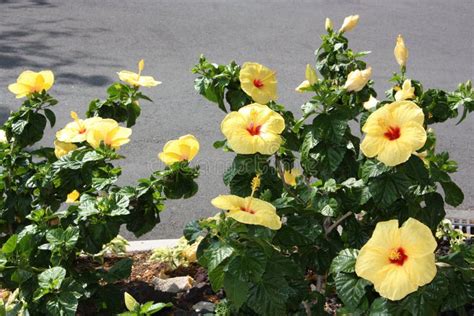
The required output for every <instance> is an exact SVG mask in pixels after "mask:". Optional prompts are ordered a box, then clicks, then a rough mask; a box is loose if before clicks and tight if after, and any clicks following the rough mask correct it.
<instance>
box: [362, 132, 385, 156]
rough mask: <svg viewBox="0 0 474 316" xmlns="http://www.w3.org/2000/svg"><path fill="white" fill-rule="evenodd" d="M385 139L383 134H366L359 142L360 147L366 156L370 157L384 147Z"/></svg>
mask: <svg viewBox="0 0 474 316" xmlns="http://www.w3.org/2000/svg"><path fill="white" fill-rule="evenodd" d="M386 141H387V140H386V139H385V138H384V137H383V136H370V135H366V136H365V138H364V140H363V141H362V143H361V144H360V149H361V150H362V152H363V153H364V155H365V156H366V157H369V158H372V157H375V156H377V155H378V154H379V153H380V152H381V151H382V150H383V149H384V147H385V143H386Z"/></svg>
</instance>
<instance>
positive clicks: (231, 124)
mask: <svg viewBox="0 0 474 316" xmlns="http://www.w3.org/2000/svg"><path fill="white" fill-rule="evenodd" d="M246 128H247V122H246V120H245V118H244V117H243V116H242V114H241V113H239V112H231V113H229V114H227V115H226V117H225V118H224V120H222V123H221V131H222V134H224V136H225V137H226V138H229V137H230V136H231V135H232V134H233V133H234V132H235V131H237V130H245V129H246Z"/></svg>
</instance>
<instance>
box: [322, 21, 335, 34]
mask: <svg viewBox="0 0 474 316" xmlns="http://www.w3.org/2000/svg"><path fill="white" fill-rule="evenodd" d="M324 28H325V29H326V31H328V32H329V31H332V28H333V27H332V21H331V19H330V18H326V22H325V23H324Z"/></svg>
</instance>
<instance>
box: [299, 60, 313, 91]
mask: <svg viewBox="0 0 474 316" xmlns="http://www.w3.org/2000/svg"><path fill="white" fill-rule="evenodd" d="M305 78H306V80H305V81H303V82H302V83H300V85H299V86H298V87H296V89H295V90H296V91H297V92H306V91H309V90H308V89H309V88H311V86H312V85H313V84H315V83H316V82H318V75H317V74H316V70H314V68H313V67H312V66H311V65H310V64H307V65H306V71H305Z"/></svg>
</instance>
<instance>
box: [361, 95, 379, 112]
mask: <svg viewBox="0 0 474 316" xmlns="http://www.w3.org/2000/svg"><path fill="white" fill-rule="evenodd" d="M377 103H379V100H377V99H376V98H374V97H373V96H372V95H371V96H370V98H369V100H367V101H365V102H364V104H363V106H364V109H366V110H367V111H370V110H372V109H375V107H376V106H377Z"/></svg>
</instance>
